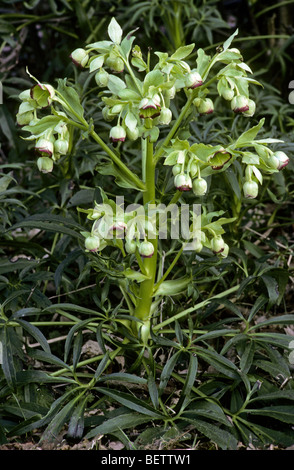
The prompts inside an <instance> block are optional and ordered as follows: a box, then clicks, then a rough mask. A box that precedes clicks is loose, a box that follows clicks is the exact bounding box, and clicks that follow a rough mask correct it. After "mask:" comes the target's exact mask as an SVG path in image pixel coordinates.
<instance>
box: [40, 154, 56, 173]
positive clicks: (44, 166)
mask: <svg viewBox="0 0 294 470" xmlns="http://www.w3.org/2000/svg"><path fill="white" fill-rule="evenodd" d="M37 166H38V169H39V171H41V173H51V171H52V170H53V160H52V159H51V158H49V157H40V158H38V160H37Z"/></svg>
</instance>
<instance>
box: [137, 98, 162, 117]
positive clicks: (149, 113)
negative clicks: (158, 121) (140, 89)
mask: <svg viewBox="0 0 294 470" xmlns="http://www.w3.org/2000/svg"><path fill="white" fill-rule="evenodd" d="M160 110H161V106H160V98H159V96H158V95H155V96H153V98H143V99H142V100H141V101H140V104H139V112H140V114H139V115H140V118H142V119H146V118H151V119H154V118H156V117H157V116H159V115H160Z"/></svg>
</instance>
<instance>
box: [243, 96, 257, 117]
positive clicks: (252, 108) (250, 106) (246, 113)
mask: <svg viewBox="0 0 294 470" xmlns="http://www.w3.org/2000/svg"><path fill="white" fill-rule="evenodd" d="M255 109H256V104H255V102H254V101H253V100H248V110H247V111H244V113H243V116H247V117H252V116H254V113H255Z"/></svg>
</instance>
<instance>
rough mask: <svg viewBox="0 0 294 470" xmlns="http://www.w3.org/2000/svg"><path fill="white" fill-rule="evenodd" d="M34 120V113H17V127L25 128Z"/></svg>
mask: <svg viewBox="0 0 294 470" xmlns="http://www.w3.org/2000/svg"><path fill="white" fill-rule="evenodd" d="M33 119H34V113H33V112H32V111H28V112H26V113H17V115H16V122H17V124H18V125H19V126H27V125H28V124H30V122H31V121H32V120H33Z"/></svg>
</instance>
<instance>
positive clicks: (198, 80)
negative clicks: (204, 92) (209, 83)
mask: <svg viewBox="0 0 294 470" xmlns="http://www.w3.org/2000/svg"><path fill="white" fill-rule="evenodd" d="M202 84H203V80H202V77H201V75H200V74H199V73H198V72H196V71H193V70H192V71H191V72H190V73H188V75H186V78H185V86H186V87H187V88H191V89H192V90H193V89H194V88H197V87H198V86H201V85H202Z"/></svg>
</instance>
